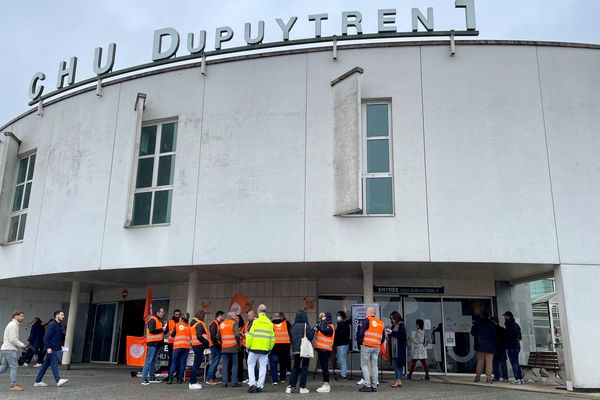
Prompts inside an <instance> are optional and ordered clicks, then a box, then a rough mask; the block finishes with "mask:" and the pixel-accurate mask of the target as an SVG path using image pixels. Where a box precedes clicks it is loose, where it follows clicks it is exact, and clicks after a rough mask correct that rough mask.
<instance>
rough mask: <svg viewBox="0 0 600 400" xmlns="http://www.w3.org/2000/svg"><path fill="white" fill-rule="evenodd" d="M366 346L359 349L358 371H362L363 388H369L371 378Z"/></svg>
mask: <svg viewBox="0 0 600 400" xmlns="http://www.w3.org/2000/svg"><path fill="white" fill-rule="evenodd" d="M367 349H368V347H367V346H361V348H360V369H361V371H362V376H363V380H364V381H365V386H369V387H370V386H371V378H370V374H369V354H368V352H367Z"/></svg>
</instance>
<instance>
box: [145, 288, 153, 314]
mask: <svg viewBox="0 0 600 400" xmlns="http://www.w3.org/2000/svg"><path fill="white" fill-rule="evenodd" d="M151 316H152V291H151V290H150V286H148V290H147V291H146V305H144V321H146V322H148V321H149V320H150V317H151Z"/></svg>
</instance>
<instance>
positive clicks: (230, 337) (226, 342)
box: [219, 319, 237, 349]
mask: <svg viewBox="0 0 600 400" xmlns="http://www.w3.org/2000/svg"><path fill="white" fill-rule="evenodd" d="M234 325H235V321H234V320H232V319H227V320H225V321H223V322H221V324H220V325H219V333H220V334H221V347H222V348H223V349H227V348H229V347H234V346H235V345H237V340H235V335H234V332H233V326H234Z"/></svg>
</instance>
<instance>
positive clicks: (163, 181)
mask: <svg viewBox="0 0 600 400" xmlns="http://www.w3.org/2000/svg"><path fill="white" fill-rule="evenodd" d="M176 142H177V122H176V121H168V122H162V123H159V124H156V123H154V124H144V125H143V126H142V132H141V136H140V148H139V152H138V159H137V176H136V177H135V178H136V179H135V193H134V195H133V217H132V221H131V225H133V226H140V225H157V224H168V223H169V222H170V221H171V201H172V197H173V177H174V171H175V150H176Z"/></svg>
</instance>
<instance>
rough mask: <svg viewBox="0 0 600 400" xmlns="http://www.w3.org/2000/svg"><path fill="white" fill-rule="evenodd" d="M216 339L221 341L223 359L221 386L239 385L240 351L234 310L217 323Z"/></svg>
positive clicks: (238, 332) (238, 330) (238, 329)
mask: <svg viewBox="0 0 600 400" xmlns="http://www.w3.org/2000/svg"><path fill="white" fill-rule="evenodd" d="M217 339H219V340H220V341H221V360H223V378H222V379H223V380H222V383H223V386H224V387H227V386H231V387H239V386H241V385H240V384H239V383H238V355H237V353H239V351H240V328H239V327H238V319H237V315H236V314H235V312H233V311H230V312H229V313H228V314H227V319H226V320H225V321H223V322H221V323H220V324H219V331H218V332H217ZM230 364H231V384H230V383H229V365H230Z"/></svg>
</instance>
